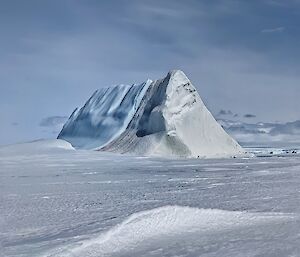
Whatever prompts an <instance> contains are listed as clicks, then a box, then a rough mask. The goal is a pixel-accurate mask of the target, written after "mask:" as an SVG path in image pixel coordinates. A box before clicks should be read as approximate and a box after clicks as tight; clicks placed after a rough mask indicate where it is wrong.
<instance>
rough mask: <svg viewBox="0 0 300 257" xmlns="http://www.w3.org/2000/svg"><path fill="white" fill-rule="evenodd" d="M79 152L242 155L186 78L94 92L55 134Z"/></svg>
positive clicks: (176, 73)
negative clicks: (81, 150) (92, 150)
mask: <svg viewBox="0 0 300 257" xmlns="http://www.w3.org/2000/svg"><path fill="white" fill-rule="evenodd" d="M58 138H59V139H64V140H66V141H68V142H70V143H71V144H72V146H73V147H75V148H79V149H95V150H99V151H109V152H117V153H127V154H134V155H143V156H162V157H192V158H197V157H198V158H215V157H230V156H236V155H243V154H244V150H243V148H242V147H241V146H240V145H239V144H238V143H237V142H236V141H235V140H234V139H233V138H231V137H230V136H229V135H228V134H227V133H226V132H225V131H224V130H223V128H222V127H221V126H220V125H219V124H218V123H217V121H216V120H215V119H214V117H213V116H212V114H211V113H210V112H209V110H208V109H207V108H206V106H205V105H204V103H203V101H202V100H201V98H200V95H199V94H198V92H197V91H196V89H195V87H194V86H193V85H192V83H191V81H190V80H189V79H188V78H187V76H186V75H185V74H184V73H183V72H182V71H180V70H173V71H170V72H169V73H168V74H167V76H166V77H165V78H163V79H159V80H155V81H152V80H147V81H146V82H144V83H142V84H133V85H131V86H125V85H118V86H115V87H110V88H103V89H100V90H97V91H96V92H95V93H94V94H93V95H92V96H91V98H90V99H89V100H88V101H87V102H86V103H85V105H84V106H83V107H82V108H81V109H75V111H74V112H73V113H72V115H71V116H70V118H69V119H68V121H67V122H66V124H65V125H64V127H63V129H62V130H61V132H60V133H59V135H58Z"/></svg>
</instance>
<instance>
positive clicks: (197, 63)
mask: <svg viewBox="0 0 300 257" xmlns="http://www.w3.org/2000/svg"><path fill="white" fill-rule="evenodd" d="M299 24H300V1H298V0H259V1H255V0H252V1H248V0H244V1H237V0H226V1H225V0H224V1H213V0H209V1H200V0H198V1H192V0H191V1H189V0H187V1H169V0H165V1H156V0H153V1H143V0H140V1H138V0H136V1H135V0H133V1H114V0H112V1H105V0H101V1H96V0H86V1H83V0H73V1H71V0H44V1H40V0H26V1H21V0H18V1H17V0H1V1H0V33H1V34H0V56H1V58H0V78H1V83H0V92H1V93H0V118H1V126H0V144H9V143H15V142H21V141H26V140H32V139H37V138H49V137H55V136H56V133H57V127H55V124H56V123H55V122H57V121H59V120H63V119H64V118H63V117H65V116H69V115H70V113H71V112H72V111H73V109H74V108H75V107H77V106H81V105H82V104H83V103H84V102H85V100H87V98H88V97H89V96H90V95H91V94H92V93H93V91H94V90H96V89H97V88H101V87H107V86H110V85H115V84H121V83H122V84H132V83H134V82H137V83H138V82H142V81H144V80H146V79H147V78H151V79H157V78H161V77H163V76H165V74H166V73H167V72H168V71H169V70H171V69H182V70H183V71H184V72H185V73H186V74H187V76H188V77H189V78H190V79H191V80H192V82H193V84H194V85H195V86H196V87H197V89H198V91H199V93H200V95H201V97H202V98H203V100H204V102H205V103H206V104H207V106H208V107H209V109H210V110H211V111H212V112H213V113H215V114H217V113H219V111H220V110H221V109H222V110H231V111H232V112H233V113H238V114H239V117H242V118H243V119H248V118H247V117H246V116H245V117H244V115H245V114H253V115H255V117H252V118H251V120H252V122H256V121H265V122H274V121H280V122H287V121H294V120H297V119H300V116H299V110H300V108H299V99H300V90H299V87H300V85H299V84H300V83H299V82H300V50H299V43H300V27H299ZM52 116H53V119H51V117H52ZM49 117H50V119H49ZM47 121H48V123H47ZM54 123H55V124H54ZM48 124H49V126H48ZM51 124H52V125H51ZM53 124H54V125H53Z"/></svg>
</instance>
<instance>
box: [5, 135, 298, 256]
mask: <svg viewBox="0 0 300 257" xmlns="http://www.w3.org/2000/svg"><path fill="white" fill-rule="evenodd" d="M250 150H251V149H250ZM269 150H270V149H267V150H266V153H267V152H268V151H269ZM254 151H255V152H257V151H258V150H257V149H254ZM259 151H260V153H262V151H263V149H262V148H260V149H259ZM296 151H297V152H298V153H299V150H297V149H296ZM277 152H278V153H280V152H281V151H277ZM266 156H267V155H266ZM266 156H265V157H254V158H236V159H233V158H231V159H188V160H187V159H165V158H152V157H137V156H126V155H120V154H115V153H108V152H96V151H88V150H74V149H73V148H72V147H70V144H68V143H66V142H64V141H62V140H57V141H56V140H52V141H37V142H32V143H28V144H20V145H15V146H8V147H2V148H0V256H1V257H2V256H3V257H4V256H5V257H7V256H8V257H10V256H14V257H20V256H30V257H35V256H67V257H71V256H72V257H74V256H84V257H89V256H101V257H102V256H115V257H116V256H128V257H138V256H189V257H190V256H210V257H211V256H228V257H229V256H230V257H232V256H269V257H273V256H300V244H299V242H300V205H299V200H300V191H299V188H300V156H299V154H291V153H289V154H286V155H276V156H275V155H274V156H272V157H266ZM278 156H280V157H278Z"/></svg>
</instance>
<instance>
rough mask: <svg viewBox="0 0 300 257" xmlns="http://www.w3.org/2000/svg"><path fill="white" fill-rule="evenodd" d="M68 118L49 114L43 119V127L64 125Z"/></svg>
mask: <svg viewBox="0 0 300 257" xmlns="http://www.w3.org/2000/svg"><path fill="white" fill-rule="evenodd" d="M67 119H68V117H67V116H49V117H46V118H44V119H42V120H41V122H40V126H41V127H56V126H62V125H63V124H64V123H65V121H66V120H67Z"/></svg>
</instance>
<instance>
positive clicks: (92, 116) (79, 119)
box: [58, 80, 152, 149]
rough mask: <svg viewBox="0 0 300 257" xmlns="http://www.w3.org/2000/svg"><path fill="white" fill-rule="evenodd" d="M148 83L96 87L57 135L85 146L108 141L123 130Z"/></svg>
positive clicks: (78, 145)
mask: <svg viewBox="0 0 300 257" xmlns="http://www.w3.org/2000/svg"><path fill="white" fill-rule="evenodd" d="M151 82H152V81H150V80H147V81H146V82H144V83H142V84H140V85H131V86H128V85H118V86H115V87H111V88H102V89H100V90H97V91H96V92H95V93H94V94H93V95H92V96H91V98H90V99H89V100H88V101H87V102H86V103H85V105H84V106H83V107H82V108H81V109H80V110H78V109H75V110H74V112H73V113H72V114H71V116H70V118H69V119H68V121H67V122H66V124H65V125H64V127H63V129H62V130H61V132H60V133H59V135H58V138H60V139H64V140H66V141H69V142H70V143H71V144H72V145H73V146H74V147H76V148H84V149H92V148H98V147H101V146H103V145H105V144H107V143H108V142H110V141H111V140H113V139H114V138H116V137H118V136H119V135H120V134H121V133H122V132H123V131H124V130H125V129H126V127H127V126H128V123H129V122H130V121H131V119H132V117H133V115H134V114H135V112H136V109H137V108H138V106H139V105H140V102H141V100H142V98H143V95H144V94H145V91H146V90H147V88H148V87H149V85H150V84H151Z"/></svg>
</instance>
